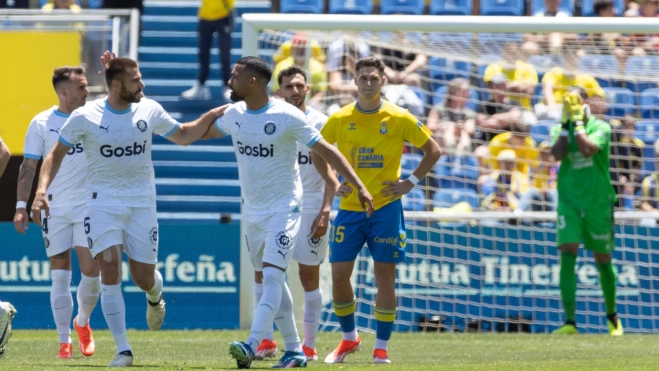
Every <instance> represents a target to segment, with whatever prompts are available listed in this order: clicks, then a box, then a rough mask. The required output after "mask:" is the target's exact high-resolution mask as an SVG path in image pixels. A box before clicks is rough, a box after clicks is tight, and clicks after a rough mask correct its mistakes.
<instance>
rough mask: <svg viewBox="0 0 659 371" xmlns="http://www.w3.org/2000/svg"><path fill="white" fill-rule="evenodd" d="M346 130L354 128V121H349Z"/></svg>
mask: <svg viewBox="0 0 659 371" xmlns="http://www.w3.org/2000/svg"><path fill="white" fill-rule="evenodd" d="M348 130H355V123H354V122H351V123H350V124H349V125H348Z"/></svg>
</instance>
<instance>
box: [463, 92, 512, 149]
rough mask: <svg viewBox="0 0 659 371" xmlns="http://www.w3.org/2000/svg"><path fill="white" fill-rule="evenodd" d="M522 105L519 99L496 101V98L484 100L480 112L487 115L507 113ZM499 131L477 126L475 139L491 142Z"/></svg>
mask: <svg viewBox="0 0 659 371" xmlns="http://www.w3.org/2000/svg"><path fill="white" fill-rule="evenodd" d="M519 107H520V105H519V103H518V102H517V101H514V100H512V99H508V100H507V101H506V102H503V103H496V102H495V101H494V100H492V99H490V100H489V101H487V102H484V103H483V104H482V105H481V106H479V107H478V113H482V114H484V115H486V116H493V115H496V114H497V113H506V112H509V111H510V110H511V109H513V108H519ZM498 134H499V133H497V132H496V131H492V130H487V129H483V128H481V127H478V126H477V127H476V132H474V140H475V141H478V142H481V143H489V142H490V141H491V140H492V138H494V137H495V136H497V135H498Z"/></svg>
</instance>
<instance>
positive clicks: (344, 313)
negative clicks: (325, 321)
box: [333, 298, 358, 341]
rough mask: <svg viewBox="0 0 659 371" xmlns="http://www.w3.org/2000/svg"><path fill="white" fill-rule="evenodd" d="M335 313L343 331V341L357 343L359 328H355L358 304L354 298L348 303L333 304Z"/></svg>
mask: <svg viewBox="0 0 659 371" xmlns="http://www.w3.org/2000/svg"><path fill="white" fill-rule="evenodd" d="M333 305H334V313H335V314H336V318H338V320H339V325H341V330H342V331H343V339H344V340H349V341H357V337H358V335H357V327H356V326H355V310H356V309H357V302H356V301H355V299H354V298H353V299H352V300H351V301H349V302H346V303H337V302H333Z"/></svg>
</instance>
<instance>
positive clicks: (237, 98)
mask: <svg viewBox="0 0 659 371" xmlns="http://www.w3.org/2000/svg"><path fill="white" fill-rule="evenodd" d="M229 99H231V100H232V101H233V102H242V101H244V100H245V98H244V97H241V96H240V95H238V93H236V91H235V90H233V89H231V95H229Z"/></svg>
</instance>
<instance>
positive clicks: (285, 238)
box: [275, 231, 293, 250]
mask: <svg viewBox="0 0 659 371" xmlns="http://www.w3.org/2000/svg"><path fill="white" fill-rule="evenodd" d="M275 242H276V243H277V246H279V248H280V249H284V250H288V249H290V248H291V245H292V244H293V238H292V237H291V235H290V234H289V233H288V232H286V231H281V232H279V233H277V235H276V236H275Z"/></svg>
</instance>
